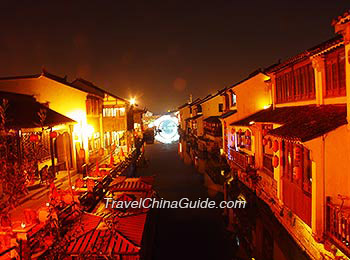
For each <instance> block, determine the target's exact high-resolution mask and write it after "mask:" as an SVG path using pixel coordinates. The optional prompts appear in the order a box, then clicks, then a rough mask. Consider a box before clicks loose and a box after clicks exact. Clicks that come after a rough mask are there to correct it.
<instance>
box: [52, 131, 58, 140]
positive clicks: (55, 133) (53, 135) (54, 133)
mask: <svg viewBox="0 0 350 260" xmlns="http://www.w3.org/2000/svg"><path fill="white" fill-rule="evenodd" d="M56 137H57V132H56V131H52V132H50V138H51V139H54V138H56Z"/></svg>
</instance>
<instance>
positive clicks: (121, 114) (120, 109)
mask: <svg viewBox="0 0 350 260" xmlns="http://www.w3.org/2000/svg"><path fill="white" fill-rule="evenodd" d="M119 116H125V107H121V108H119Z"/></svg>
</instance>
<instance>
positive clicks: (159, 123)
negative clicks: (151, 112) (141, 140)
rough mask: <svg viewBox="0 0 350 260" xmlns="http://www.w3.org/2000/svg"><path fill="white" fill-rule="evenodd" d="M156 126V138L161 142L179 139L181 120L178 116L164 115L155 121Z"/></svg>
mask: <svg viewBox="0 0 350 260" xmlns="http://www.w3.org/2000/svg"><path fill="white" fill-rule="evenodd" d="M153 125H154V126H155V127H156V135H155V137H154V138H155V139H156V140H157V141H159V142H161V143H172V142H176V141H178V140H179V138H180V136H179V133H178V131H177V128H178V126H179V121H178V119H177V118H176V117H172V116H170V115H164V116H161V117H160V118H158V119H156V120H155V121H154V122H153Z"/></svg>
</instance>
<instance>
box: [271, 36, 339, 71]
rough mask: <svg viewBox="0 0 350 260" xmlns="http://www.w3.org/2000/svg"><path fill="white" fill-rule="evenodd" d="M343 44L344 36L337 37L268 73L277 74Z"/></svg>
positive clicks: (272, 68)
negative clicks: (287, 67)
mask: <svg viewBox="0 0 350 260" xmlns="http://www.w3.org/2000/svg"><path fill="white" fill-rule="evenodd" d="M342 43H343V36H342V35H337V36H335V37H333V38H331V39H329V40H327V41H325V42H323V43H320V44H318V45H316V46H314V47H312V48H310V49H308V50H305V51H303V52H301V53H299V54H297V55H295V56H293V57H290V58H289V59H287V60H285V61H283V62H281V63H280V64H278V65H275V66H272V67H271V68H270V69H269V70H267V72H275V71H278V70H281V69H283V68H285V67H286V66H288V65H290V64H294V63H297V62H300V61H302V60H304V59H306V58H308V57H310V56H313V55H316V54H318V53H320V52H322V51H325V50H327V49H328V48H331V47H332V46H338V45H339V44H342Z"/></svg>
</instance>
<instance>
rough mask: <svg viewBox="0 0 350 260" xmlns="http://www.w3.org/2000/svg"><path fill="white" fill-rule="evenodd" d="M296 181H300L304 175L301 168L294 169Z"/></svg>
mask: <svg viewBox="0 0 350 260" xmlns="http://www.w3.org/2000/svg"><path fill="white" fill-rule="evenodd" d="M293 173H294V179H295V180H299V179H300V177H301V173H302V168H301V167H300V166H297V167H294V172H293Z"/></svg>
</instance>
